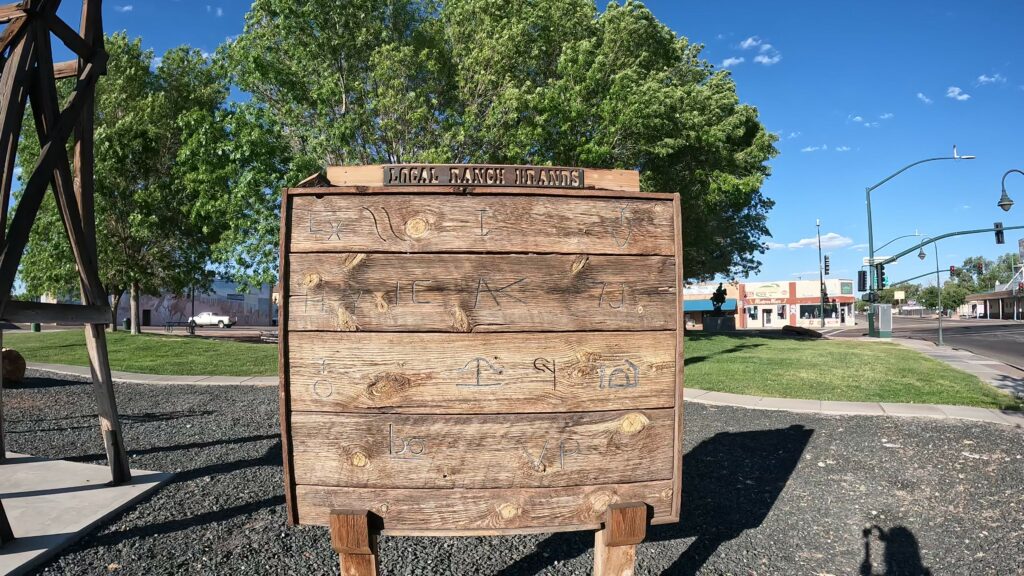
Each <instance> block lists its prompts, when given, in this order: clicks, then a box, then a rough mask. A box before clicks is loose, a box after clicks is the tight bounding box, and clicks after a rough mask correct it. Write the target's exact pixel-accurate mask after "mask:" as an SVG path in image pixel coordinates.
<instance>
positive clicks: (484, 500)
mask: <svg viewBox="0 0 1024 576" xmlns="http://www.w3.org/2000/svg"><path fill="white" fill-rule="evenodd" d="M296 492H297V499H298V503H299V518H300V520H301V522H302V523H303V524H319V525H324V526H326V525H327V523H328V517H329V515H330V511H331V509H333V508H338V507H343V506H354V507H360V508H366V509H369V510H371V511H373V512H375V513H377V514H378V515H380V516H381V517H382V518H383V519H384V531H383V533H384V534H390V535H429V534H434V535H452V536H455V535H496V534H508V533H516V534H522V533H524V532H531V531H544V532H559V531H566V530H595V529H597V528H600V527H601V522H602V520H603V519H604V517H605V511H606V510H607V509H608V506H609V505H611V504H614V503H616V502H631V501H635V502H644V503H646V504H648V505H650V506H651V507H652V508H653V509H654V519H653V520H652V523H653V524H662V523H666V522H673V521H675V520H676V518H674V517H672V514H671V503H672V494H673V492H674V490H673V487H672V481H671V480H660V481H655V482H637V483H631V484H598V485H594V486H583V487H572V488H520V489H515V490H509V489H496V490H482V489H470V490H459V491H458V492H453V491H452V490H443V489H442V490H404V489H400V490H384V489H374V488H333V487H325V486H298V487H297V489H296Z"/></svg>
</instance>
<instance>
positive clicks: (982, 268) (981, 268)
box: [978, 262, 985, 276]
mask: <svg viewBox="0 0 1024 576" xmlns="http://www.w3.org/2000/svg"><path fill="white" fill-rule="evenodd" d="M984 273H985V265H984V264H982V263H981V262H978V275H979V276H981V275H982V274H984Z"/></svg>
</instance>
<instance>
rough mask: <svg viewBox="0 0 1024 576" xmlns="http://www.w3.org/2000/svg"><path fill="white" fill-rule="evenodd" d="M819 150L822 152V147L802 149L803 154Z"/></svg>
mask: <svg viewBox="0 0 1024 576" xmlns="http://www.w3.org/2000/svg"><path fill="white" fill-rule="evenodd" d="M818 150H821V147H820V146H807V147H804V148H801V149H800V151H801V152H816V151H818Z"/></svg>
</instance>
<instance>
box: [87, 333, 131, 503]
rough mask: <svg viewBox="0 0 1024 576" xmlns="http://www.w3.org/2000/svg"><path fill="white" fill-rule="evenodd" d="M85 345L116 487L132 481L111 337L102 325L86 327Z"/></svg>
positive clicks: (111, 472) (108, 458)
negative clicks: (116, 390) (116, 392)
mask: <svg viewBox="0 0 1024 576" xmlns="http://www.w3.org/2000/svg"><path fill="white" fill-rule="evenodd" d="M85 345H86V347H87V348H88V350H89V364H90V366H91V367H92V388H93V395H94V396H95V397H96V411H97V413H98V414H99V417H100V431H101V432H102V433H103V444H104V446H105V447H106V450H107V461H108V462H109V463H110V476H111V483H112V484H114V485H115V486H119V485H121V484H126V483H128V482H130V481H131V479H132V473H131V470H130V469H129V467H128V455H127V453H126V452H125V448H124V438H122V437H121V421H120V417H119V416H118V413H117V401H116V400H115V399H114V383H113V381H112V380H111V375H110V357H109V356H107V336H106V334H104V332H103V326H102V325H101V324H89V325H86V327H85Z"/></svg>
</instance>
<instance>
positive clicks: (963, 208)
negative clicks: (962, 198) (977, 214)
mask: <svg viewBox="0 0 1024 576" xmlns="http://www.w3.org/2000/svg"><path fill="white" fill-rule="evenodd" d="M960 209H961V210H970V209H971V205H970V204H964V205H963V206H961V207H960Z"/></svg>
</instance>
